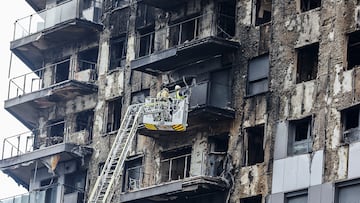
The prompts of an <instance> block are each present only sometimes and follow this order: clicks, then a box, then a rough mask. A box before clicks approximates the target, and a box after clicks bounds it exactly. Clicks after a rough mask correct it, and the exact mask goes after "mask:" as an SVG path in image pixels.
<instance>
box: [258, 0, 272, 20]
mask: <svg viewBox="0 0 360 203" xmlns="http://www.w3.org/2000/svg"><path fill="white" fill-rule="evenodd" d="M254 3H255V17H254V19H255V22H254V23H255V25H256V26H258V25H261V24H265V23H268V22H270V21H271V4H272V0H254Z"/></svg>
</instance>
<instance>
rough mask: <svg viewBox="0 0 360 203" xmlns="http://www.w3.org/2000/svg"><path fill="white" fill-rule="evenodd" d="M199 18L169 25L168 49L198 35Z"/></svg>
mask: <svg viewBox="0 0 360 203" xmlns="http://www.w3.org/2000/svg"><path fill="white" fill-rule="evenodd" d="M198 29H199V17H195V18H191V19H187V20H184V21H182V22H179V23H174V24H172V25H170V33H169V35H170V36H169V44H170V47H173V46H177V45H180V44H183V43H185V42H188V41H191V40H193V39H195V38H196V37H197V36H198V34H199V30H198Z"/></svg>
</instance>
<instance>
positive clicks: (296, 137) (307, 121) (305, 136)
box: [288, 117, 312, 155]
mask: <svg viewBox="0 0 360 203" xmlns="http://www.w3.org/2000/svg"><path fill="white" fill-rule="evenodd" d="M311 127H312V119H311V117H307V118H303V119H301V120H294V121H290V123H289V139H288V142H289V144H288V155H297V154H304V153H308V152H311V151H312V136H311V135H312V132H311Z"/></svg>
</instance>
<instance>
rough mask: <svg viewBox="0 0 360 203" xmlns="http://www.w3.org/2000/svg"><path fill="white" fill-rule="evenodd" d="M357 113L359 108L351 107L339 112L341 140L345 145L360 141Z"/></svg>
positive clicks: (359, 110)
mask: <svg viewBox="0 0 360 203" xmlns="http://www.w3.org/2000/svg"><path fill="white" fill-rule="evenodd" d="M359 113H360V107H359V106H355V107H351V108H348V109H345V110H343V111H342V112H341V119H342V129H343V140H344V142H345V143H351V142H354V141H358V140H360V133H359V122H360V119H359V116H360V114H359Z"/></svg>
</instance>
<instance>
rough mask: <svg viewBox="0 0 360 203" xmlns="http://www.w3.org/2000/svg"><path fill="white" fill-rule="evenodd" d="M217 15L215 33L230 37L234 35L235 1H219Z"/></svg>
mask: <svg viewBox="0 0 360 203" xmlns="http://www.w3.org/2000/svg"><path fill="white" fill-rule="evenodd" d="M218 10H219V15H218V27H217V29H218V30H217V35H218V36H219V37H223V38H231V37H233V36H234V35H235V13H236V1H235V0H228V1H223V2H219V8H218Z"/></svg>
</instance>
